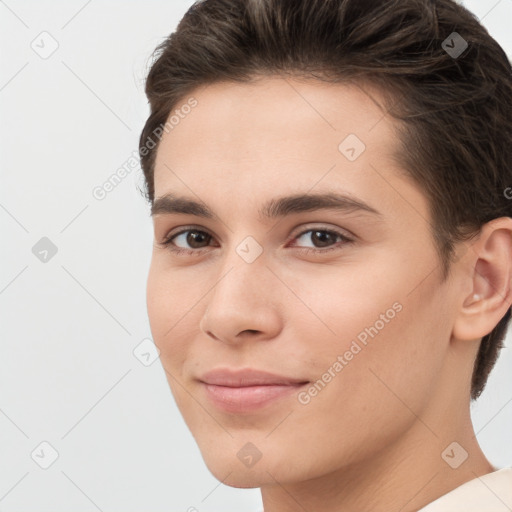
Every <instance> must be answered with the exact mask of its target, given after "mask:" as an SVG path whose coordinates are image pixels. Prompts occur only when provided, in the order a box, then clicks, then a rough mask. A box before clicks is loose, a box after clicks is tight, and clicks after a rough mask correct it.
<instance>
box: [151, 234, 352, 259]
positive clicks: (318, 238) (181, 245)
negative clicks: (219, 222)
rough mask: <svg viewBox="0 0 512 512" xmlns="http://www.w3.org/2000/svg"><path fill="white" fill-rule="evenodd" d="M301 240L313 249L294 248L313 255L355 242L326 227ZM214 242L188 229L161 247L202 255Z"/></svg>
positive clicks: (167, 239)
mask: <svg viewBox="0 0 512 512" xmlns="http://www.w3.org/2000/svg"><path fill="white" fill-rule="evenodd" d="M306 235H307V236H306ZM301 238H303V239H304V240H307V239H308V238H309V240H310V243H312V247H311V246H310V247H304V246H301V245H297V244H296V243H294V244H293V245H292V247H294V248H297V249H298V250H300V251H304V252H313V253H325V252H327V251H331V250H334V249H341V247H340V245H345V244H347V243H351V242H353V240H352V239H351V238H349V237H347V236H346V235H344V234H343V233H341V232H339V231H336V230H333V229H327V228H324V227H317V228H312V229H307V230H305V231H302V232H301V233H299V234H298V235H296V236H294V237H293V238H292V241H293V240H300V239H301ZM212 240H213V237H212V235H210V234H209V233H208V232H207V231H204V230H201V229H196V228H192V227H187V228H185V229H182V230H181V231H179V232H177V233H173V234H171V235H169V236H168V237H167V238H165V240H164V241H163V242H162V244H161V245H163V246H165V247H167V248H168V249H169V250H170V251H171V252H173V253H175V254H189V255H192V254H193V255H200V254H202V252H203V251H202V250H201V249H204V248H207V247H209V246H210V242H211V241H212ZM187 246H188V247H187Z"/></svg>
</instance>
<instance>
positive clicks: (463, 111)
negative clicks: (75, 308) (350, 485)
mask: <svg viewBox="0 0 512 512" xmlns="http://www.w3.org/2000/svg"><path fill="white" fill-rule="evenodd" d="M453 32H457V33H458V34H459V35H460V36H453ZM465 43H467V48H465ZM156 53H157V56H156V59H155V61H154V63H153V65H152V67H151V69H150V71H149V75H148V78H147V82H146V94H147V96H148V98H149V102H150V107H151V113H150V116H149V118H148V120H147V122H146V124H145V126H144V129H143V131H142V134H141V138H140V155H141V163H142V168H143V171H144V176H145V181H146V197H147V199H148V201H149V203H150V204H151V208H152V213H153V214H154V222H155V245H154V251H153V258H152V262H151V268H150V272H149V276H148V287H147V304H148V313H149V320H150V324H151V329H152V334H153V338H154V341H155V343H156V345H157V346H158V348H159V349H160V353H161V361H162V365H163V367H164V369H165V370H166V374H167V376H168V380H169V384H170V387H171V390H172V391H173V394H174V397H175V399H176V402H177V404H178V407H179V408H180V410H181V412H182V414H183V417H184V419H185V421H186V422H187V424H188V426H189V428H190V430H191V432H192V434H193V435H194V437H195V438H196V440H197V442H198V444H199V447H200V448H201V450H202V453H203V456H204V457H205V461H206V463H207V465H208V466H209V468H210V469H211V470H212V471H213V472H214V473H215V474H216V476H218V477H219V478H224V476H225V475H226V474H228V473H230V472H232V473H233V475H232V476H231V478H230V479H229V480H228V481H227V482H226V483H232V484H233V485H238V486H253V485H257V484H259V483H261V482H263V481H266V480H269V479H270V480H271V477H270V476H269V473H270V474H279V475H280V476H281V477H282V479H283V480H286V479H290V480H292V479H293V478H298V477H299V475H298V473H297V472H299V471H301V470H300V469H297V468H299V467H301V464H300V463H301V462H304V461H305V460H307V461H308V463H307V469H306V470H304V469H303V470H302V471H306V472H307V476H309V477H314V476H315V475H318V474H320V472H321V471H323V470H325V468H335V467H337V466H336V465H338V466H339V464H340V461H343V464H351V463H352V464H356V463H358V462H359V461H361V460H363V459H364V458H365V457H366V458H367V457H371V456H372V454H374V453H376V452H377V451H382V450H383V449H385V447H386V446H389V445H390V444H392V443H393V442H395V441H397V440H398V439H400V437H401V436H403V435H404V433H405V432H407V431H408V429H410V428H411V427H412V425H413V423H414V421H415V416H414V415H411V414H410V410H414V411H416V413H417V414H420V412H424V413H425V414H426V415H427V414H429V411H431V412H433V411H435V410H436V404H437V406H439V404H440V403H444V404H445V405H446V404H448V403H455V402H456V401H457V399H458V400H459V401H460V399H461V397H462V398H464V400H467V402H468V403H469V401H470V400H476V399H477V398H478V396H479V395H480V394H481V393H482V391H483V389H484V387H485V384H486V381H487V378H488V375H489V372H490V371H491V369H492V367H493V366H494V364H495V361H496V359H497V356H498V354H499V351H500V348H501V347H502V342H503V339H504V336H505V333H506V329H507V325H508V322H509V318H510V307H509V304H510V295H509V286H510V278H511V276H510V274H509V272H510V268H509V267H510V245H511V244H510V239H511V236H510V226H511V222H512V219H510V217H511V216H512V202H511V201H510V199H509V197H512V195H510V194H509V193H507V189H508V187H509V186H510V185H511V184H512V154H511V153H510V151H509V141H510V140H511V137H512V112H511V110H510V108H509V105H510V98H511V97H512V69H511V65H510V62H509V61H508V59H507V57H506V55H505V53H504V52H503V50H502V48H501V47H500V46H499V45H498V43H497V42H496V41H494V40H493V39H492V38H491V37H490V35H489V34H488V33H487V31H486V30H485V28H483V27H482V25H480V24H479V22H478V20H477V19H475V17H474V16H473V15H472V14H471V13H470V12H468V11H467V10H466V9H465V8H464V7H462V6H461V5H458V4H457V3H455V2H453V1H452V0H439V1H436V2H433V1H426V0H400V1H372V2H366V1H360V0H357V1H356V0H321V1H320V0H294V1H293V2H291V1H286V0H205V1H201V2H197V3H196V4H194V5H193V6H192V7H191V8H190V9H189V11H188V12H187V13H186V15H185V16H184V18H183V19H182V20H181V22H180V24H179V26H178V28H177V30H176V31H175V32H174V33H173V34H171V35H170V36H169V38H167V39H166V40H165V41H164V42H163V43H162V44H161V45H160V46H159V47H158V48H157V50H156ZM509 190H510V189H509ZM320 195H321V196H322V197H319V196H320ZM340 196H344V199H343V200H340ZM285 198H286V199H285ZM191 201H194V202H195V203H197V204H192V203H191ZM334 204H336V205H337V206H336V207H335V206H334ZM340 205H341V206H340ZM187 229H188V231H186V230H187ZM308 230H309V231H308ZM166 241H167V242H168V243H167V244H165V243H164V242H166ZM176 249H178V250H179V249H182V251H181V252H177V251H176ZM327 249H328V251H327ZM314 250H316V251H314ZM219 367H229V368H248V367H251V368H257V369H260V370H267V371H270V372H272V373H279V374H282V375H286V376H289V377H294V378H296V379H297V380H299V381H301V382H306V384H305V385H303V386H302V387H300V388H299V387H297V390H296V392H295V395H294V397H293V399H291V398H280V399H279V400H277V401H274V402H271V403H269V404H268V405H267V406H265V407H263V408H260V409H258V410H257V411H252V412H248V411H243V412H240V413H236V412H227V411H225V410H221V409H219V408H218V407H216V406H215V405H212V402H211V400H210V399H209V398H208V396H207V394H206V392H205V389H204V388H205V387H204V384H203V383H202V382H201V377H203V376H204V374H205V372H207V371H209V370H211V369H214V368H219ZM397 397H399V398H400V399H399V400H397ZM404 403H406V404H407V405H408V408H410V410H408V408H404V406H403V404H404ZM289 413H290V414H289ZM287 414H289V417H287V419H285V420H283V418H285V416H286V415H287ZM281 421H282V424H281V423H280V422H281ZM376 423H379V424H382V428H378V429H376V428H375V425H376ZM278 425H279V426H278ZM274 429H275V430H274ZM376 430H378V433H376ZM246 443H249V444H246ZM297 446H300V447H301V450H300V451H298V450H297ZM240 450H241V451H240ZM244 450H245V451H244ZM246 452H247V453H248V454H249V455H250V456H251V457H253V458H258V457H259V456H260V455H262V458H264V460H266V461H267V464H265V465H261V466H260V467H261V468H264V469H261V471H260V472H259V473H258V471H257V468H258V466H255V467H254V469H252V470H251V472H241V469H240V468H244V466H241V464H240V460H241V459H242V458H243V457H244V454H246ZM237 454H238V458H237ZM319 454H320V456H319ZM239 459H240V460H239ZM265 469H266V471H265ZM272 472H274V473H272ZM300 476H302V477H304V476H305V474H304V473H303V474H301V475H300Z"/></svg>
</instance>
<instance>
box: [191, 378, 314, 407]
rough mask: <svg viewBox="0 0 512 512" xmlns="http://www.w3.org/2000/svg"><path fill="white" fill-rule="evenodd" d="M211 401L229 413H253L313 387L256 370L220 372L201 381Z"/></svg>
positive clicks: (305, 382) (302, 382) (304, 381)
mask: <svg viewBox="0 0 512 512" xmlns="http://www.w3.org/2000/svg"><path fill="white" fill-rule="evenodd" d="M199 381H200V383H201V386H202V387H203V389H204V392H205V395H206V396H207V398H208V400H209V401H210V402H211V403H212V404H213V405H214V406H216V407H217V408H219V409H221V410H223V411H225V412H229V413H243V412H251V411H255V410H257V409H260V408H263V407H264V406H267V405H270V404H271V403H276V402H277V401H280V399H284V398H286V397H288V398H289V397H290V396H291V395H293V394H294V393H296V392H298V391H300V389H301V388H303V387H304V386H306V385H308V384H309V381H306V380H304V379H296V378H292V377H286V376H283V375H277V374H273V373H268V372H264V371H260V370H255V369H245V370H229V369H216V370H213V371H210V372H208V373H206V374H204V375H203V376H202V377H201V378H200V379H199Z"/></svg>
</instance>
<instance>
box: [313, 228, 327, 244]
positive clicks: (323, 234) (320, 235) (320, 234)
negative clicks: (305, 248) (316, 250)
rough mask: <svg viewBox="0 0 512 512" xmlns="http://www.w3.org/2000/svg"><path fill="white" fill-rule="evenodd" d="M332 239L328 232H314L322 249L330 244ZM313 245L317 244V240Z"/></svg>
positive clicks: (314, 236)
mask: <svg viewBox="0 0 512 512" xmlns="http://www.w3.org/2000/svg"><path fill="white" fill-rule="evenodd" d="M330 237H331V234H330V233H327V232H326V231H313V238H316V239H317V240H319V241H320V246H321V247H323V246H325V245H327V244H328V243H329V239H330ZM322 239H323V240H322ZM325 242H327V243H325ZM313 243H315V240H313Z"/></svg>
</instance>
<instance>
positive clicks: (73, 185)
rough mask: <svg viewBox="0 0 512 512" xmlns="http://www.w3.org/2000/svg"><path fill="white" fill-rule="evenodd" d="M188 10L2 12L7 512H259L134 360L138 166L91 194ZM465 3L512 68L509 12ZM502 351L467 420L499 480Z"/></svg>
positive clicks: (503, 427) (19, 8)
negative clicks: (46, 247)
mask: <svg viewBox="0 0 512 512" xmlns="http://www.w3.org/2000/svg"><path fill="white" fill-rule="evenodd" d="M191 3H192V2H191V1H190V0H187V1H185V0H183V1H177V0H166V1H153V2H142V1H123V2H121V1H112V0H109V1H103V2H99V1H98V0H92V1H90V0H89V1H88V2H86V1H84V0H74V1H67V2H63V1H62V2H36V1H19V0H18V1H16V0H7V1H6V2H3V1H0V38H1V46H0V47H1V69H0V119H1V121H0V123H1V124H0V130H1V132H0V172H1V180H2V181H1V183H2V186H1V188H0V227H1V230H2V231H1V233H2V259H1V266H0V268H1V271H0V311H1V322H0V340H1V341H0V343H1V358H0V460H1V463H0V511H3V512H8V511H9V512H18V511H19V512H21V511H23V512H27V511H32V512H43V511H52V512H60V511H63V512H64V511H66V512H69V511H70V510H73V511H75V512H89V511H95V510H100V511H104V512H107V511H112V512H114V511H116V512H119V511H123V512H131V511H137V512H140V511H143V510H148V511H151V512H163V511H172V512H180V511H183V512H185V511H187V509H189V507H195V508H196V509H197V510H198V511H199V512H211V511H216V512H218V511H220V510H222V511H223V512H228V511H237V512H240V511H255V510H258V508H259V506H260V503H261V500H260V497H259V491H258V490H239V489H234V488H231V487H226V486H224V485H222V484H219V482H218V481H217V480H216V479H215V478H214V477H213V476H212V475H211V474H210V473H209V471H208V470H207V468H206V466H205V465H204V463H203V460H202V458H201V455H200V453H199V450H198V448H197V446H196V444H195V442H194V440H193V438H192V436H191V434H190V432H189V431H188V429H187V428H186V426H185V424H184V422H183V420H182V418H181V416H180V414H179V412H178V410H177V408H176V405H175V403H174V400H173V398H172V395H171V394H170V391H169V387H168V384H167V380H166V378H165V373H164V371H163V370H162V367H161V364H160V360H156V361H155V362H154V363H153V364H152V365H150V366H147V367H146V366H144V365H143V364H142V363H141V362H140V361H139V360H138V359H136V357H135V356H134V354H133V350H134V349H135V347H136V346H137V345H138V344H139V343H141V341H142V340H143V339H145V338H148V337H151V333H150V329H149V323H148V319H147V312H146V302H145V285H146V276H147V271H148V267H149V262H150V256H151V244H152V226H151V221H150V218H149V209H148V206H147V204H146V203H145V201H144V199H143V197H142V195H141V193H140V192H139V190H138V189H141V188H142V184H143V182H142V175H141V171H140V167H139V165H137V166H136V169H134V170H133V171H132V172H131V173H130V174H129V175H128V176H127V177H126V178H125V179H124V180H123V182H121V183H120V184H119V185H118V186H117V187H116V188H115V189H114V190H113V191H111V192H110V193H109V194H108V195H107V196H106V197H105V199H103V200H102V201H99V200H97V199H95V198H94V197H93V195H92V191H93V189H94V188H95V187H97V186H100V185H102V184H103V183H104V182H105V181H106V180H107V179H108V178H109V177H110V176H111V174H113V173H114V172H115V171H116V170H117V169H118V168H119V167H121V166H122V165H123V164H125V162H126V161H127V160H128V159H129V158H130V157H131V156H132V155H133V154H134V152H136V150H137V146H138V138H139V134H140V131H141V129H142V126H143V124H144V121H145V119H146V117H147V114H148V108H147V104H146V98H145V96H144V93H143V81H144V77H145V74H146V73H147V67H148V59H149V57H150V54H151V52H152V51H153V49H154V48H155V46H156V45H157V44H158V43H159V42H160V41H161V40H162V39H163V38H165V37H166V36H167V35H168V34H169V33H170V32H171V31H172V30H174V28H175V26H176V24H177V22H178V21H179V19H180V18H181V16H182V15H183V14H184V12H185V11H186V9H187V8H188V7H189V6H190V5H191ZM464 3H465V4H466V5H467V6H468V7H469V8H470V9H471V10H472V11H473V12H474V13H475V14H476V15H477V16H478V17H479V18H481V19H482V22H483V23H484V25H485V26H486V27H487V28H488V29H489V31H490V33H491V35H493V36H494V37H495V38H496V39H497V40H498V42H499V43H500V44H501V45H502V46H503V48H504V49H505V51H506V52H507V54H508V55H509V56H510V55H512V31H511V30H510V24H511V22H512V0H501V1H498V0H489V1H486V0H474V1H468V2H464ZM43 31H46V32H48V33H49V34H51V38H53V39H54V40H55V41H57V43H58V49H57V50H56V51H55V53H53V55H51V56H50V57H49V58H47V59H43V58H41V57H40V56H39V55H38V54H37V53H36V52H35V51H34V50H33V49H32V48H31V44H37V42H38V41H40V39H38V36H39V34H41V32H43ZM41 37H47V39H46V42H45V48H47V49H48V48H50V47H51V46H50V45H51V39H48V37H49V36H41ZM34 40H35V41H36V42H35V43H32V42H33V41H34ZM39 45H42V43H40V42H39ZM511 185H512V184H511ZM42 237H47V238H49V239H50V240H51V241H52V243H53V244H54V245H55V246H56V247H57V251H58V252H57V253H56V254H55V256H53V257H52V258H51V259H50V260H49V261H48V262H46V263H43V262H41V261H40V260H39V259H38V258H36V256H35V255H34V254H33V252H32V248H33V246H34V245H35V244H36V243H37V242H38V241H39V240H40V239H41V238H42ZM506 343H507V348H505V349H503V351H502V355H501V357H500V360H499V362H498V365H497V367H496V368H495V370H494V371H493V373H492V375H491V378H490V381H489V383H488V385H487V389H486V391H485V392H484V394H483V395H482V396H481V398H480V399H479V400H478V402H477V403H476V404H475V405H474V406H473V411H472V414H473V419H474V424H475V431H476V432H477V433H478V435H477V437H478V440H479V442H480V444H481V446H482V448H483V449H484V452H485V453H486V454H487V455H488V458H489V459H490V461H491V462H492V463H493V464H494V465H496V466H498V467H503V466H509V465H511V464H512V443H511V437H510V431H511V426H512V403H511V401H512V385H511V384H512V354H511V350H510V346H511V343H510V337H508V338H507V342H506ZM43 441H47V442H48V443H50V444H51V445H52V446H53V447H54V448H55V450H57V452H58V454H59V456H58V459H57V460H56V461H55V462H54V463H53V464H52V465H51V466H50V467H49V468H48V469H46V470H45V469H42V468H41V467H39V465H37V464H36V462H34V460H33V459H32V457H31V453H32V452H33V451H34V450H35V449H36V448H37V447H38V446H39V445H40V443H41V442H43ZM39 450H40V448H39ZM36 453H40V451H39V452H37V451H36ZM44 453H45V454H46V455H45V456H48V454H49V453H50V450H49V449H48V448H47V449H46V450H45V451H44ZM43 458H44V457H42V456H41V459H40V460H42V459H43Z"/></svg>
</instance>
